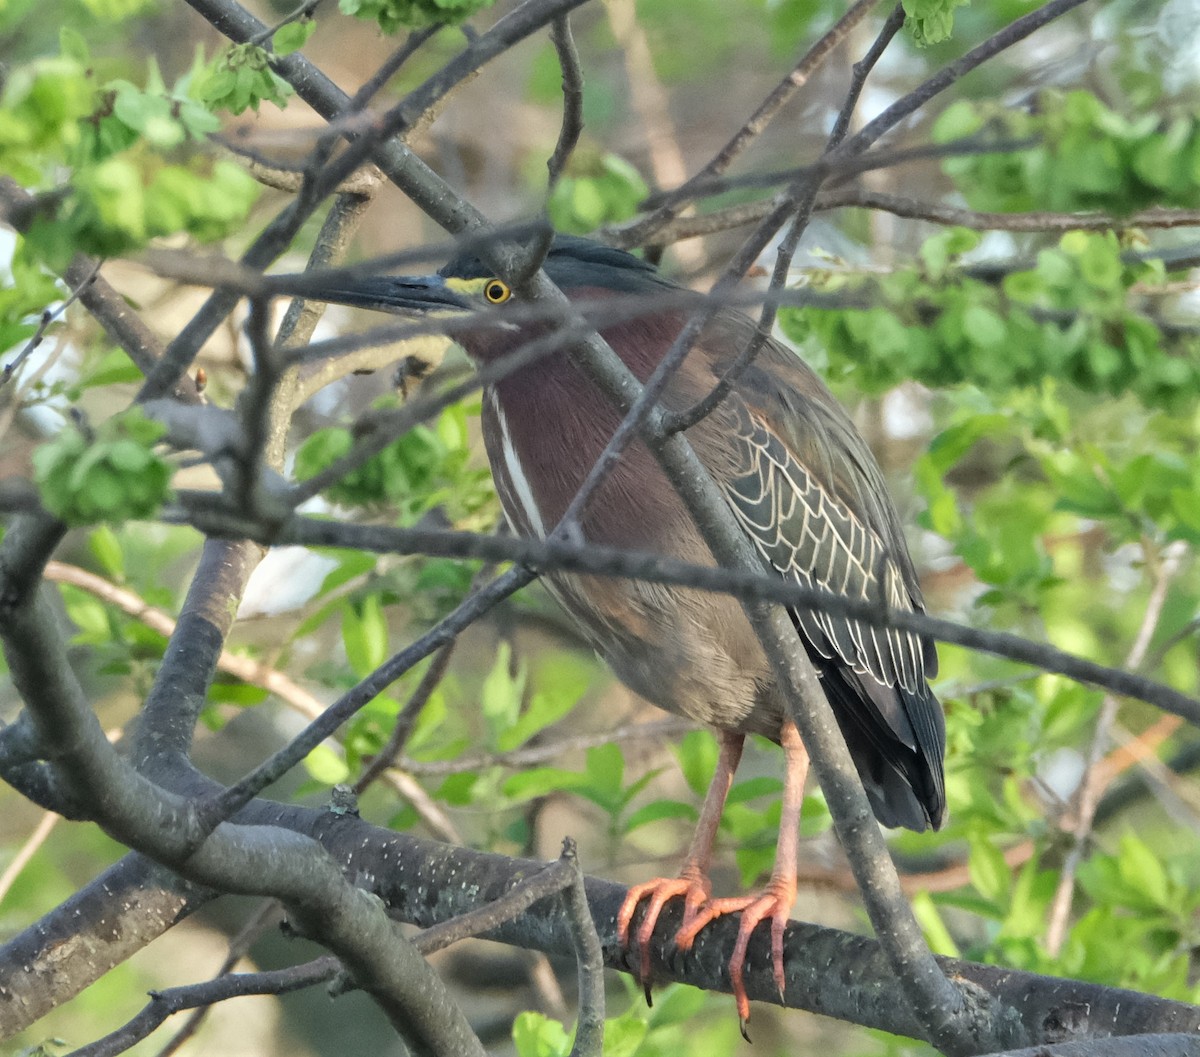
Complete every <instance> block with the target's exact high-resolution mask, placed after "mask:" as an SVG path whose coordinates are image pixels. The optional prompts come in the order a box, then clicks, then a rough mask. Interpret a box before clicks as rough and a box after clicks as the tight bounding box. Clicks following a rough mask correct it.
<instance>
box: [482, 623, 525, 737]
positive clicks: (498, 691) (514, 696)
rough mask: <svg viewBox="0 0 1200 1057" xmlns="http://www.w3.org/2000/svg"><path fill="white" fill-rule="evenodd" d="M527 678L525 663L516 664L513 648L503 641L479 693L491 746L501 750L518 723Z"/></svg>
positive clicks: (498, 647)
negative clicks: (504, 740)
mask: <svg viewBox="0 0 1200 1057" xmlns="http://www.w3.org/2000/svg"><path fill="white" fill-rule="evenodd" d="M527 676H528V672H527V669H526V667H525V665H524V663H518V664H516V665H514V664H513V657H512V646H510V645H509V643H508V642H507V641H504V640H501V641H500V643H499V644H498V645H497V647H496V659H495V661H494V662H493V663H492V668H491V671H489V672H488V674H487V676H486V678H485V679H484V680H483V687H482V688H481V690H480V694H479V704H480V711H481V712H482V713H483V718H484V719H485V720H486V722H487V727H488V734H489V738H490V744H492V745H495V746H497V747H499V745H500V744H501V740H502V739H503V738H504V736H505V734H506V733H507V731H509V730H510V729H511V728H512V727H513V726H514V725H515V724H516V722H517V717H518V715H519V714H520V711H521V701H522V700H523V699H524V697H525V684H526V681H527Z"/></svg>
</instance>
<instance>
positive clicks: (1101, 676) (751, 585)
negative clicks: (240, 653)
mask: <svg viewBox="0 0 1200 1057" xmlns="http://www.w3.org/2000/svg"><path fill="white" fill-rule="evenodd" d="M180 499H181V500H186V501H187V502H188V505H189V512H188V514H187V516H186V517H182V516H171V515H170V512H169V511H168V515H167V517H166V520H168V521H184V522H188V523H191V524H194V525H196V527H198V528H200V529H202V530H203V531H207V532H214V533H232V534H245V535H247V536H249V537H250V538H255V537H257V536H261V535H263V534H264V532H266V531H267V530H266V529H264V527H263V526H261V525H255V524H254V523H252V522H250V521H248V520H247V519H245V518H242V517H239V516H237V515H236V514H235V513H233V512H228V511H223V510H216V509H213V507H212V506H211V505H209V506H207V507H204V506H203V504H204V503H209V504H211V497H210V496H205V495H204V494H198V495H188V494H186V493H180ZM269 531H270V535H271V538H272V539H273V540H274V541H275V542H276V543H278V544H281V545H282V544H284V543H295V544H299V545H300V546H307V547H352V548H356V549H359V550H369V551H376V552H379V553H389V554H390V553H394V554H424V555H429V556H434V557H442V558H482V559H484V560H486V561H496V562H503V561H513V562H521V563H523V564H527V565H529V566H531V567H533V568H536V569H538V570H539V571H551V570H553V571H559V572H581V573H589V574H594V575H598V576H612V577H618V578H623V577H628V578H635V579H642V580H649V581H651V582H655V583H663V584H677V585H680V586H684V587H694V588H697V589H699V590H701V591H713V592H718V593H723V594H731V595H734V596H736V597H737V598H739V599H740V600H742V601H770V602H776V603H778V604H780V605H783V606H789V607H794V608H811V609H818V610H822V611H825V612H828V613H832V614H836V615H838V616H848V617H853V618H854V619H855V620H858V621H862V622H863V623H865V624H869V625H871V626H872V627H888V628H899V629H902V630H904V631H912V632H915V633H916V634H918V635H925V636H929V637H930V638H934V639H937V640H938V641H940V642H952V643H954V644H956V645H959V646H963V647H965V648H967V649H972V650H979V651H981V652H983V653H991V654H994V655H995V656H997V657H1006V658H1008V659H1009V660H1013V661H1019V662H1021V663H1023V664H1030V665H1033V666H1035V667H1039V668H1043V669H1045V670H1046V671H1047V672H1055V673H1057V674H1059V675H1064V676H1066V677H1067V678H1069V679H1074V680H1076V681H1077V682H1082V683H1089V684H1091V685H1093V686H1098V687H1101V688H1102V689H1107V690H1111V691H1113V692H1114V693H1117V694H1121V695H1122V696H1124V697H1132V698H1136V699H1138V700H1139V701H1145V702H1147V703H1148V704H1152V705H1154V706H1155V707H1157V708H1161V709H1163V710H1164V711H1167V712H1174V713H1175V714H1177V715H1180V716H1183V717H1184V718H1185V719H1187V720H1188V722H1190V723H1194V724H1196V725H1198V726H1200V700H1197V699H1196V698H1193V697H1190V696H1189V695H1187V694H1184V693H1182V692H1181V691H1179V690H1175V689H1173V688H1172V687H1169V686H1165V685H1163V684H1162V683H1159V682H1156V681H1155V680H1153V679H1147V678H1145V677H1144V676H1140V675H1136V674H1134V673H1132V672H1127V671H1124V670H1122V669H1120V668H1112V667H1109V666H1106V665H1103V664H1097V663H1096V662H1095V661H1090V660H1087V659H1086V658H1083V657H1079V656H1077V655H1075V654H1071V653H1068V652H1066V651H1064V650H1059V649H1057V648H1055V647H1053V646H1050V645H1049V644H1047V643H1043V642H1034V641H1032V640H1031V639H1026V638H1022V637H1021V636H1020V635H1013V634H1011V633H1009V632H1002V631H985V630H982V629H980V628H974V627H971V626H969V625H966V624H959V623H956V622H954V621H951V620H944V619H942V618H939V617H933V616H930V615H929V614H927V613H920V612H917V611H915V610H912V611H910V610H896V609H880V608H879V606H878V605H877V604H875V603H872V602H865V601H863V600H861V599H856V598H851V597H848V596H846V595H840V594H835V593H833V592H830V591H823V590H821V589H819V588H809V587H805V586H803V585H802V584H798V583H794V582H789V581H786V580H784V579H782V578H781V577H779V576H776V575H774V574H772V573H769V572H765V571H762V570H758V569H756V570H743V569H737V568H722V567H720V566H705V565H692V564H690V563H688V562H681V561H677V560H675V559H671V558H664V557H663V556H662V555H659V554H647V553H644V552H637V551H627V550H622V549H621V548H617V547H604V546H601V545H599V544H593V543H590V542H589V543H588V544H587V545H586V546H580V545H579V544H578V543H577V542H573V541H569V540H561V539H557V540H550V539H547V540H535V539H530V538H525V537H512V536H484V535H479V534H476V533H472V532H454V531H442V530H436V529H403V528H394V527H392V526H388V525H361V524H349V523H343V522H337V521H329V520H325V519H321V518H309V517H294V518H292V519H291V520H290V521H288V522H287V523H286V524H284V525H282V526H279V527H278V528H276V527H271V529H270V530H269ZM530 575H532V574H530ZM497 582H498V581H497ZM514 590H515V588H514ZM437 645H440V643H437V644H435V645H434V646H433V648H436V647H437ZM414 646H415V644H414ZM425 655H426V653H422V654H421V656H425ZM368 689H369V687H364V690H363V692H366V691H367V690H368ZM375 692H376V693H377V692H378V690H376V691H375Z"/></svg>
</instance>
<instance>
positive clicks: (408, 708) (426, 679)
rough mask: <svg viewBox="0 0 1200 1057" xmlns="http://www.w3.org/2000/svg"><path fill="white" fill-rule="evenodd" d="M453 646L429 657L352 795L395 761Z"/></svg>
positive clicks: (442, 674)
mask: <svg viewBox="0 0 1200 1057" xmlns="http://www.w3.org/2000/svg"><path fill="white" fill-rule="evenodd" d="M457 644H458V639H456V638H455V639H451V640H450V641H449V642H448V643H446V645H445V646H443V647H442V648H441V649H440V650H438V651H437V653H435V654H434V655H433V660H432V661H430V662H429V667H428V668H426V669H425V674H424V675H422V676H421V681H420V682H419V683H418V684H417V688H416V689H415V690H414V691H413V692H412V696H411V697H409V699H408V700H407V701H406V702H405V703H404V707H403V708H401V709H400V711H399V712H397V713H396V721H395V723H394V724H393V725H392V734H391V737H390V738H388V742H387V744H386V745H385V746H384V747H383V748H382V749H380V750H379V753H378V754H377V755H376V756H375V758H374V759H373V760H371V762H370V763H369V764H367V766H366V767H364V768H363V771H362V774H360V775H359V776H358V778H357V780H356V781H355V782H354V786H353V788H354V792H355V793H356V794H361V793H362V792H363V790H364V789H366V788H367V787H368V786H369V785H370V784H371V783H372V782H373V781H375V779H376V778H378V777H379V776H380V774H382V773H383V772H384V771H386V770H388V769H389V768H390V767H393V766H394V765H395V763H396V758H397V757H398V756H399V755H400V752H401V750H403V748H404V746H405V745H406V744H407V743H408V739H409V736H410V735H411V734H412V731H413V727H415V726H416V723H417V719H418V718H419V717H420V715H421V711H422V709H424V708H425V705H426V704H427V703H428V701H429V698H430V696H431V695H432V694H433V692H434V690H436V689H437V687H438V684H439V683H440V682H441V681H442V679H444V678H445V676H446V672H447V671H448V670H449V668H450V658H451V657H453V656H454V647H455V646H456V645H457Z"/></svg>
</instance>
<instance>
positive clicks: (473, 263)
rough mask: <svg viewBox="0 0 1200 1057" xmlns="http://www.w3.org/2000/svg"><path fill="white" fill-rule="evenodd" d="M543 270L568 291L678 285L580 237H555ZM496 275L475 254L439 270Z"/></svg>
mask: <svg viewBox="0 0 1200 1057" xmlns="http://www.w3.org/2000/svg"><path fill="white" fill-rule="evenodd" d="M542 267H543V268H544V269H545V272H546V274H547V275H548V276H550V279H551V280H552V281H553V282H554V284H555V285H556V286H558V287H561V288H562V289H564V290H569V289H572V288H575V287H580V286H599V287H603V288H605V289H607V290H619V291H622V292H625V293H637V292H639V291H644V290H647V289H653V288H654V287H659V286H673V285H674V284H673V283H671V282H670V281H669V280H667V279H664V278H663V277H662V276H661V275H659V274H658V269H657V268H655V267H654V265H653V264H649V263H647V262H646V261H644V260H642V259H641V258H640V257H635V256H634V255H633V254H632V253H626V252H625V251H624V250H618V249H615V248H613V247H612V246H604V245H602V244H601V243H599V242H594V241H593V240H592V239H584V238H579V237H578V236H576V235H555V237H554V242H553V243H552V244H551V246H550V251H549V253H547V254H546V260H545V262H544V263H543V264H542ZM494 274H495V273H494V272H493V270H492V269H491V268H490V267H489V266H488V265H486V264H484V262H483V261H482V260H480V258H479V257H478V256H477V255H476V254H474V253H464V254H462V255H461V256H458V257H455V258H454V259H453V260H452V261H450V263H449V264H447V265H446V266H445V267H443V268H442V269H440V270H439V271H438V275H440V276H442V278H444V279H448V278H455V279H482V278H485V277H488V276H491V275H494Z"/></svg>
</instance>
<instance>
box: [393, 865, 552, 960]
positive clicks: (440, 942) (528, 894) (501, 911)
mask: <svg viewBox="0 0 1200 1057" xmlns="http://www.w3.org/2000/svg"><path fill="white" fill-rule="evenodd" d="M575 874H576V866H575V863H574V862H573V861H572V860H570V859H568V858H567V857H566V854H565V852H564V854H563V856H562V857H561V858H559V859H557V860H555V861H554V862H552V863H550V864H549V865H548V866H546V867H545V868H544V869H542V870H539V871H538V872H537V873H535V874H534V875H533V876H532V877H529V878H526V879H525V880H523V881H521V882H520V883H519V884H517V885H515V886H514V887H512V888H510V889H509V890H508V891H507V892H506V893H505V894H504V895H502V896H500V897H499V898H498V899H494V900H492V901H491V902H490V903H488V904H487V905H486V906H482V907H479V908H478V909H476V910H471V911H468V912H467V913H465V914H460V915H459V916H458V917H456V918H451V919H450V920H449V921H443V922H442V923H441V924H440V925H431V926H430V927H429V928H427V929H426V930H425V931H424V932H422V933H421V934H420V935H418V936H416V937H414V938H413V945H414V946H415V947H416V948H417V950H418V951H420V952H421V953H422V954H425V955H429V954H432V953H433V952H434V951H440V950H441V949H442V948H444V947H449V946H450V944H452V943H457V942H458V941H459V940H464V939H467V938H468V937H470V936H479V935H482V934H483V933H486V932H490V931H491V930H492V929H494V928H497V927H498V926H500V925H503V924H504V923H505V922H506V921H512V920H513V919H514V918H518V917H520V916H521V915H522V914H524V913H525V911H526V910H528V909H529V908H530V907H531V906H533V904H534V903H536V902H538V901H539V900H542V899H545V898H546V897H547V896H552V895H555V894H556V893H558V892H561V891H563V890H564V889H566V888H570V887H571V886H572V885H573V884H574V883H575Z"/></svg>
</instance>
